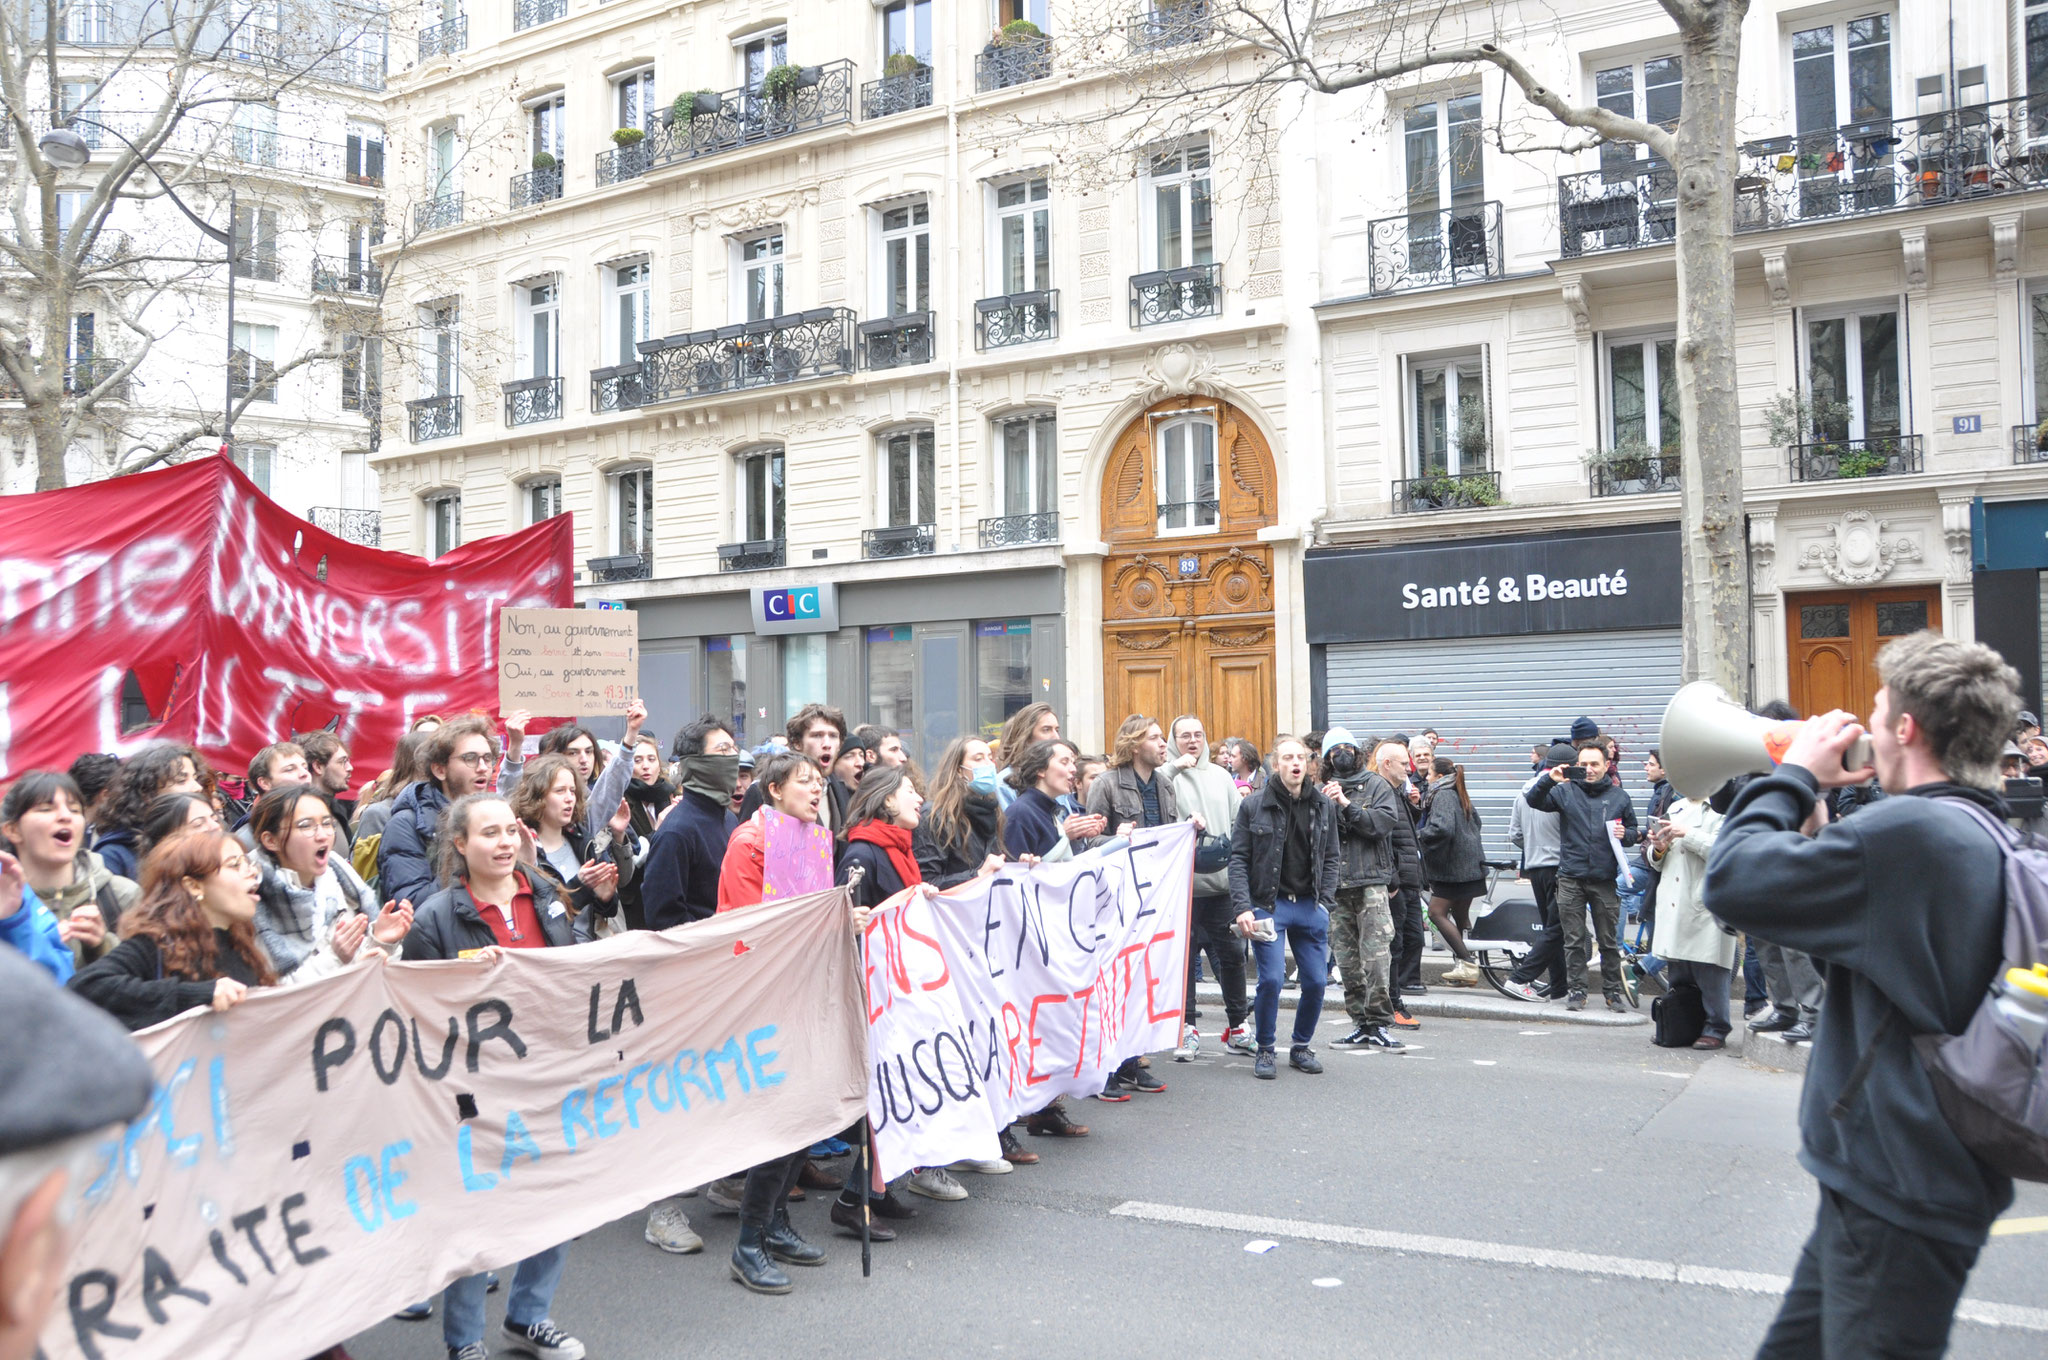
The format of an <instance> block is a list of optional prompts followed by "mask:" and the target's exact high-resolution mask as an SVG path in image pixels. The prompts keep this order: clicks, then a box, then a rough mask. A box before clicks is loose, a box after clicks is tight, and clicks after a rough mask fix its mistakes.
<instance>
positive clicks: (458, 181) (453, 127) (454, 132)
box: [426, 118, 462, 201]
mask: <svg viewBox="0 0 2048 1360" xmlns="http://www.w3.org/2000/svg"><path fill="white" fill-rule="evenodd" d="M426 135H427V175H428V192H427V197H428V198H430V199H434V200H437V201H438V200H440V199H443V198H447V197H448V196H449V195H451V194H455V193H458V192H460V191H461V187H462V129H461V128H460V127H459V126H458V125H457V124H456V122H455V120H454V119H452V118H451V119H444V120H442V121H441V122H438V123H429V124H428V125H427V129H426ZM444 138H445V139H446V146H447V155H446V157H445V159H444V158H443V156H442V146H443V139H444Z"/></svg>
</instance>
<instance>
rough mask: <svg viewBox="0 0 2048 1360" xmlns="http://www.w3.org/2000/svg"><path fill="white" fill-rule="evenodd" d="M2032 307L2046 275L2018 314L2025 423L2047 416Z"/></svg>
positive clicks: (2043, 363) (2046, 351) (2046, 359)
mask: <svg viewBox="0 0 2048 1360" xmlns="http://www.w3.org/2000/svg"><path fill="white" fill-rule="evenodd" d="M2039 4H2040V7H2041V11H2042V13H2043V14H2044V15H2048V0H2039ZM2036 307H2040V308H2042V309H2043V311H2044V313H2048V278H2038V279H2029V280H2027V287H2026V306H2025V308H2024V310H2023V311H2022V312H2021V314H2020V354H2021V356H2022V358H2023V361H2024V363H2025V368H2024V370H2023V372H2024V375H2025V380H2024V381H2023V382H2022V384H2021V393H2020V411H2021V414H2022V415H2024V416H2025V418H2026V423H2027V424H2029V425H2038V424H2039V423H2040V422H2041V421H2042V420H2043V419H2048V403H2043V402H2042V401H2041V399H2040V393H2041V392H2042V391H2044V390H2048V344H2044V343H2043V342H2042V341H2040V340H2037V339H2035V337H2034V309H2035V308H2036ZM2044 329H2048V328H2044Z"/></svg>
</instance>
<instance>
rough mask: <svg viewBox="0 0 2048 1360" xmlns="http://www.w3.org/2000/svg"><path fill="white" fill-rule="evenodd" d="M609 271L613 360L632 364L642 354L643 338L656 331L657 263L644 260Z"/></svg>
mask: <svg viewBox="0 0 2048 1360" xmlns="http://www.w3.org/2000/svg"><path fill="white" fill-rule="evenodd" d="M606 273H607V275H608V278H607V279H606V283H607V284H608V286H609V289H608V290H609V292H610V293H611V298H610V302H611V313H612V316H611V322H612V324H611V335H610V348H611V351H612V362H613V363H615V364H630V363H633V362H635V361H636V360H638V359H639V357H640V350H639V344H640V342H641V341H642V340H645V339H647V338H648V337H649V336H651V335H652V334H653V333H654V266H653V265H652V264H650V263H648V262H647V261H646V260H641V261H638V262H637V263H634V264H627V265H615V266H613V267H612V268H610V269H609V270H607V271H606Z"/></svg>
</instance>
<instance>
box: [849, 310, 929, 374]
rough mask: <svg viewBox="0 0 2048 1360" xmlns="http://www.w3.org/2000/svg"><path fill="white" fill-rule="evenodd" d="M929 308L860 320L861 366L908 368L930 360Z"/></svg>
mask: <svg viewBox="0 0 2048 1360" xmlns="http://www.w3.org/2000/svg"><path fill="white" fill-rule="evenodd" d="M932 331H933V320H932V314H931V313H930V312H906V313H904V314H903V315H902V316H885V317H883V318H881V319H880V320H877V321H863V322H861V323H860V366H861V367H862V368H908V367H910V366H911V365H912V364H928V363H930V362H931V361H932Z"/></svg>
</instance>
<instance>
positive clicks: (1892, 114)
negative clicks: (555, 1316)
mask: <svg viewBox="0 0 2048 1360" xmlns="http://www.w3.org/2000/svg"><path fill="white" fill-rule="evenodd" d="M1877 17H1882V18H1884V19H1885V20H1886V21H1887V22H1888V24H1889V29H1888V33H1887V36H1886V40H1885V47H1886V50H1887V57H1886V62H1887V65H1888V66H1889V67H1890V74H1891V82H1890V91H1889V93H1890V96H1891V108H1890V110H1889V111H1888V112H1887V113H1885V114H1884V115H1883V116H1884V118H1885V119H1894V118H1897V117H1899V116H1900V110H1901V109H1903V108H1905V107H1906V106H1907V104H1908V101H1907V99H1906V98H1905V86H1904V83H1903V78H1902V77H1901V75H1900V62H1899V11H1898V7H1897V6H1896V5H1883V4H1880V5H1873V6H1865V5H1859V6H1856V7H1854V8H1843V9H1837V10H1835V11H1834V12H1832V13H1830V14H1828V15H1826V16H1824V17H1814V18H1810V19H1785V20H1782V21H1781V25H1782V27H1781V33H1780V47H1781V50H1782V51H1783V53H1784V62H1785V70H1784V74H1785V91H1786V101H1785V102H1786V114H1787V118H1786V121H1787V123H1788V125H1789V127H1790V130H1791V131H1793V132H1794V133H1795V134H1796V133H1798V132H1799V131H1800V128H1799V77H1798V68H1799V62H1798V58H1797V56H1796V54H1795V53H1794V50H1793V46H1792V38H1793V35H1795V34H1798V33H1810V32H1812V31H1814V30H1815V29H1819V28H1832V29H1833V30H1834V31H1835V47H1834V53H1833V56H1834V64H1835V121H1834V123H1833V125H1832V126H1833V127H1836V128H1844V127H1852V126H1854V125H1855V124H1856V122H1857V121H1858V120H1857V119H1856V118H1855V117H1854V110H1853V109H1851V108H1849V107H1848V104H1849V25H1850V24H1852V23H1855V22H1856V21H1857V20H1859V19H1871V18H1877ZM2021 59H2022V61H2024V59H2025V57H2024V53H2022V57H2021ZM1809 131H1811V132H1813V133H1816V134H1818V133H1819V132H1820V129H1819V128H1812V129H1809Z"/></svg>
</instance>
